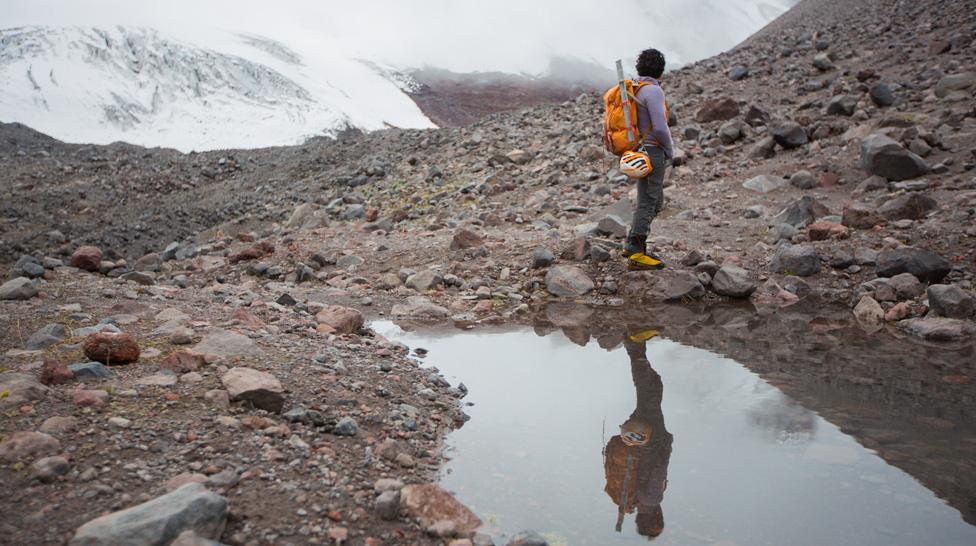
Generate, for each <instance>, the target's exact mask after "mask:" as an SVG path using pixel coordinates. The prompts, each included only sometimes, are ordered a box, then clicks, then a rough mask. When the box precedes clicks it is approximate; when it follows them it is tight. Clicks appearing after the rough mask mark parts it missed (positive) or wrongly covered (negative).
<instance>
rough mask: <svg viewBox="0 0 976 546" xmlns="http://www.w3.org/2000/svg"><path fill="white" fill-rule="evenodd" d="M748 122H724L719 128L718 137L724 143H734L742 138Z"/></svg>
mask: <svg viewBox="0 0 976 546" xmlns="http://www.w3.org/2000/svg"><path fill="white" fill-rule="evenodd" d="M745 127H746V124H745V123H743V122H742V121H739V120H732V121H729V122H728V123H725V124H723V125H722V126H721V127H720V128H719V130H718V137H719V139H721V140H722V144H732V143H734V142H736V141H737V140H739V139H740V138H742V136H743V131H744V129H745Z"/></svg>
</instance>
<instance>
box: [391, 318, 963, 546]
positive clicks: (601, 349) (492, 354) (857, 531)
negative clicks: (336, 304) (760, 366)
mask: <svg viewBox="0 0 976 546" xmlns="http://www.w3.org/2000/svg"><path fill="white" fill-rule="evenodd" d="M557 322H558V320H557ZM374 328H376V329H378V330H379V331H380V332H381V333H384V334H385V335H388V336H389V337H391V338H394V339H397V340H399V341H402V342H404V343H406V344H407V345H409V346H411V347H413V348H416V347H423V348H425V349H428V350H429V355H428V356H427V357H426V359H425V363H426V365H430V366H436V367H437V368H439V369H440V370H441V371H442V372H443V373H444V374H445V375H446V376H447V377H448V378H449V379H450V380H451V381H452V383H457V382H464V383H465V385H466V386H467V387H468V389H469V390H470V395H469V396H468V397H467V398H466V399H465V401H466V402H470V403H473V404H474V405H473V406H471V407H469V408H467V410H466V411H467V413H468V414H469V415H470V416H471V420H470V421H469V422H468V423H466V424H465V425H464V426H463V427H462V428H461V429H459V430H457V431H456V432H454V433H452V434H451V435H450V436H449V438H448V446H449V456H450V457H451V460H450V462H449V463H448V464H447V465H446V467H445V470H444V472H443V476H442V478H441V483H442V485H443V486H444V487H446V488H447V489H449V490H451V491H453V492H455V493H456V494H457V496H458V497H459V499H460V500H461V501H463V502H464V503H466V504H467V505H468V506H470V507H471V508H472V509H473V510H475V512H477V513H478V514H479V515H480V516H481V517H482V519H484V520H485V521H486V523H487V530H488V532H490V533H491V534H493V535H494V536H495V537H496V541H502V540H504V538H505V537H506V536H510V535H512V534H514V533H516V532H518V531H521V530H524V529H532V530H536V531H539V532H541V533H543V534H545V535H546V536H547V537H549V538H550V539H551V542H552V543H555V544H574V545H575V544H593V545H603V544H606V545H610V544H631V543H643V542H646V541H647V540H648V539H654V541H655V542H656V543H660V544H682V545H688V544H691V545H697V544H702V545H722V546H732V545H762V544H771V545H772V544H776V545H788V544H796V545H803V544H811V545H812V544H817V545H822V544H858V545H873V544H877V545H892V544H905V545H918V544H933V545H972V544H976V527H974V526H972V525H970V524H969V523H966V521H964V520H963V518H962V517H961V515H960V511H959V510H958V509H957V508H954V507H953V506H950V505H949V504H947V502H946V501H944V500H942V499H940V498H939V497H938V496H937V495H936V494H934V493H933V492H932V491H930V490H929V489H927V488H926V487H925V486H924V485H922V483H920V482H919V480H917V479H916V477H914V476H912V475H910V474H909V473H907V472H905V471H903V470H902V469H900V468H898V467H896V466H892V465H891V464H889V463H888V462H886V461H885V460H884V459H883V458H882V457H880V456H879V455H878V454H877V453H876V452H874V451H872V450H870V449H867V448H865V447H863V446H862V443H860V442H859V441H858V439H857V438H855V437H852V436H850V435H848V434H845V433H844V432H842V431H841V430H840V429H839V428H838V426H836V425H834V424H832V423H831V422H829V421H828V420H826V419H824V418H822V417H821V416H820V415H818V414H817V413H815V412H814V411H812V410H811V409H808V408H807V407H804V406H803V405H801V404H800V403H798V402H797V401H796V400H795V399H793V398H791V397H790V396H788V395H786V394H784V392H783V391H782V390H780V389H779V388H777V387H774V386H772V385H771V384H770V383H768V382H767V381H766V380H764V379H763V378H762V377H760V375H758V374H757V373H754V372H753V371H750V369H749V368H747V367H746V366H744V365H743V364H740V363H738V362H736V361H735V360H732V359H730V358H726V357H724V356H721V355H719V354H716V353H714V352H711V351H708V350H704V349H700V348H695V347H692V346H689V345H687V344H682V343H678V342H676V341H673V340H670V339H667V337H666V334H667V332H666V330H665V331H660V332H658V331H656V330H654V329H653V328H651V327H648V326H642V325H641V324H640V323H639V322H637V323H634V322H630V323H628V325H627V326H620V327H616V328H615V327H601V328H600V329H599V330H600V332H599V333H600V335H590V334H591V333H592V332H584V333H582V335H581V332H580V330H579V329H578V328H575V329H574V328H562V329H557V328H554V327H551V325H550V327H548V328H536V329H535V330H533V329H530V328H527V327H515V328H498V329H479V330H476V331H472V332H464V331H460V330H443V329H442V330H417V331H412V332H404V331H403V330H402V329H400V328H398V327H396V326H394V325H392V324H391V323H377V324H375V325H374ZM868 356H870V355H868ZM967 388H968V387H967ZM822 398H823V397H821V398H818V400H819V399H822ZM862 405H863V404H862ZM868 406H869V409H870V410H871V411H876V412H878V413H884V412H886V410H885V408H883V407H878V406H877V405H871V404H868ZM846 411H848V413H853V410H850V409H848V410H846ZM950 423H951V421H950ZM957 433H958V434H959V435H960V437H959V440H960V441H968V442H972V441H973V438H972V436H969V435H968V434H969V432H968V431H966V432H961V431H958V432H957ZM889 435H890V431H889ZM862 441H866V440H863V439H862ZM901 441H902V443H905V440H901ZM866 443H871V442H870V441H866ZM889 443H890V442H889ZM909 443H910V442H909ZM926 445H932V444H931V443H928V442H927V443H926ZM970 445H976V444H970ZM905 449H908V448H905ZM969 453H970V454H972V450H970V451H969ZM908 456H909V457H911V456H912V452H911V451H908ZM928 456H930V457H938V456H940V455H939V454H937V453H936V454H932V453H930V454H928ZM941 456H943V457H946V455H945V454H942V455H941ZM944 463H945V464H942V465H941V467H942V468H944V469H946V471H948V472H949V473H950V474H951V472H952V471H953V470H952V469H953V466H952V465H953V461H951V460H949V459H948V457H947V459H946V461H944ZM937 464H939V462H938V461H937ZM965 464H968V463H965ZM962 495H963V497H965V496H966V495H969V498H972V492H971V491H963V492H962ZM970 509H971V507H970Z"/></svg>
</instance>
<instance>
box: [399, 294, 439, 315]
mask: <svg viewBox="0 0 976 546" xmlns="http://www.w3.org/2000/svg"><path fill="white" fill-rule="evenodd" d="M390 314H392V315H393V316H395V317H411V318H422V319H436V318H444V317H447V316H448V315H450V314H451V313H450V311H448V310H447V309H445V308H444V307H441V306H440V305H437V304H435V303H432V302H431V301H430V300H429V299H427V298H425V297H423V296H411V297H409V298H407V301H406V302H405V303H398V304H396V305H394V306H393V308H392V309H391V310H390Z"/></svg>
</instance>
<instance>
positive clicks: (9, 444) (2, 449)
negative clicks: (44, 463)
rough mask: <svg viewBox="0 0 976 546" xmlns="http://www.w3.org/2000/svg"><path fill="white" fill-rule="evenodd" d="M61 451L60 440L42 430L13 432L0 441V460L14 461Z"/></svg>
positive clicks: (46, 455)
mask: <svg viewBox="0 0 976 546" xmlns="http://www.w3.org/2000/svg"><path fill="white" fill-rule="evenodd" d="M60 451H61V442H59V441H58V440H57V439H56V438H55V437H54V436H50V435H48V434H44V433H43V432H31V431H21V432H15V433H14V434H13V436H11V437H10V438H9V439H8V440H5V441H4V442H3V443H0V461H6V462H10V463H14V462H17V461H23V460H26V459H29V460H33V459H37V458H39V457H48V456H51V455H55V454H57V453H58V452H60Z"/></svg>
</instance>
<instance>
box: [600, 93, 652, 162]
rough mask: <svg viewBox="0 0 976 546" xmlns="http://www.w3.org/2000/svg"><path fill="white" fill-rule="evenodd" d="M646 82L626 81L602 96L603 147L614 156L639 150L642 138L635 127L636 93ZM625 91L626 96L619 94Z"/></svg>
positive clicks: (642, 141)
mask: <svg viewBox="0 0 976 546" xmlns="http://www.w3.org/2000/svg"><path fill="white" fill-rule="evenodd" d="M645 85H652V84H650V83H647V82H640V81H632V80H627V81H626V82H620V83H619V84H617V85H614V86H613V87H611V88H610V89H607V92H606V93H604V94H603V107H604V108H605V111H604V114H603V145H604V146H606V148H607V151H608V152H610V153H612V154H614V155H623V153H624V152H629V151H632V150H636V149H637V148H640V147H641V146H642V145H643V143H644V137H645V136H646V135H642V134H641V133H640V130H639V129H638V127H637V105H638V104H639V103H638V101H637V91H638V90H639V89H640V88H641V87H643V86H645ZM621 89H625V90H626V91H625V93H626V94H621Z"/></svg>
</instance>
